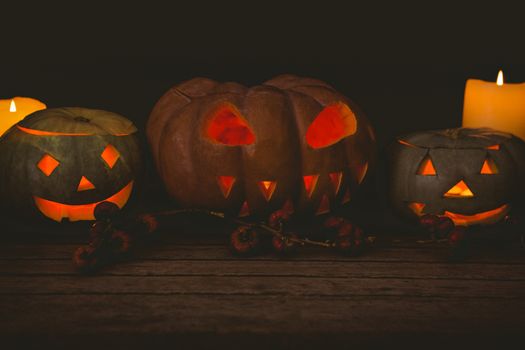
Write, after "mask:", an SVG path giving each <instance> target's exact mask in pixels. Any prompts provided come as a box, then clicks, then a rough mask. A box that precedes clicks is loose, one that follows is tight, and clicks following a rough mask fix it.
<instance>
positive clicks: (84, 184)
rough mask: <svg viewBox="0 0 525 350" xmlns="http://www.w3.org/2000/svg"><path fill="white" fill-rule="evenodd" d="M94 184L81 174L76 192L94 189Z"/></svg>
mask: <svg viewBox="0 0 525 350" xmlns="http://www.w3.org/2000/svg"><path fill="white" fill-rule="evenodd" d="M94 189H95V185H93V184H92V183H91V181H89V180H88V179H87V178H86V177H85V176H82V178H81V179H80V182H79V184H78V187H77V192H82V191H89V190H94Z"/></svg>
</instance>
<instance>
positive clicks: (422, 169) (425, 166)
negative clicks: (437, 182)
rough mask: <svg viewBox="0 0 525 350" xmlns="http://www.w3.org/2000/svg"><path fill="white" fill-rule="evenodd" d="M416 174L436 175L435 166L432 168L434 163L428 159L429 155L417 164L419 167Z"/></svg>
mask: <svg viewBox="0 0 525 350" xmlns="http://www.w3.org/2000/svg"><path fill="white" fill-rule="evenodd" d="M417 174H418V175H425V176H435V175H436V168H434V164H433V163H432V159H430V156H426V157H425V159H423V161H422V162H421V165H420V166H419V169H418V170H417Z"/></svg>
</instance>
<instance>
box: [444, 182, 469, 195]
mask: <svg viewBox="0 0 525 350" xmlns="http://www.w3.org/2000/svg"><path fill="white" fill-rule="evenodd" d="M444 196H445V197H447V198H470V197H474V193H472V191H471V190H470V188H469V187H468V186H467V184H466V183H465V181H463V180H461V181H459V182H458V183H457V184H455V185H454V186H452V188H451V189H450V190H448V191H447V193H445V195H444Z"/></svg>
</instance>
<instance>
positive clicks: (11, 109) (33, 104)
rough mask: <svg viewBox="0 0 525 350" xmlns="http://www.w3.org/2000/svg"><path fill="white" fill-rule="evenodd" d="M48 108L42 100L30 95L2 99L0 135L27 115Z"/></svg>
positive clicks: (0, 102)
mask: <svg viewBox="0 0 525 350" xmlns="http://www.w3.org/2000/svg"><path fill="white" fill-rule="evenodd" d="M42 109H46V105H45V104H43V103H42V102H40V101H38V100H35V99H33V98H29V97H14V98H10V99H6V100H0V136H2V134H3V133H4V132H6V131H7V130H8V129H9V128H11V127H12V126H13V125H15V124H16V123H18V122H19V121H21V120H22V119H24V118H25V117H26V116H27V115H29V114H31V113H33V112H36V111H39V110H42Z"/></svg>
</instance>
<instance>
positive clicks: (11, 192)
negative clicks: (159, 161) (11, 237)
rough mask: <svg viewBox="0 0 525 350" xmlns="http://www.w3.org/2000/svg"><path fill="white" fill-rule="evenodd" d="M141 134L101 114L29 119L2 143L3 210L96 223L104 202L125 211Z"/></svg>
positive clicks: (45, 114)
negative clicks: (96, 212) (99, 206)
mask: <svg viewBox="0 0 525 350" xmlns="http://www.w3.org/2000/svg"><path fill="white" fill-rule="evenodd" d="M136 132H137V129H136V128H135V126H134V125H133V123H132V122H131V121H129V120H127V119H126V118H124V117H122V116H120V115H118V114H115V113H111V112H106V111H100V110H92V109H85V108H54V109H46V110H42V111H38V112H35V113H33V114H31V115H29V116H27V117H26V118H25V119H24V120H22V121H20V122H19V123H18V124H16V125H15V126H13V127H12V128H11V129H10V130H9V131H7V132H6V133H5V134H4V135H3V137H2V138H0V198H1V204H2V207H4V208H6V210H7V209H12V210H14V211H16V212H17V213H18V214H20V216H23V217H38V216H40V217H41V216H42V215H44V216H45V217H47V218H50V219H52V220H55V221H62V220H63V219H66V220H69V221H78V220H93V219H94V216H93V210H94V208H95V206H96V205H97V204H98V203H100V202H102V201H109V202H113V203H115V204H116V205H117V206H119V207H120V208H122V207H123V206H124V205H125V204H126V203H127V201H128V199H129V197H130V194H131V192H132V190H133V187H134V186H135V182H136V179H137V177H138V176H139V171H140V168H141V164H140V152H139V146H138V141H137V138H136V136H135V134H136Z"/></svg>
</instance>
